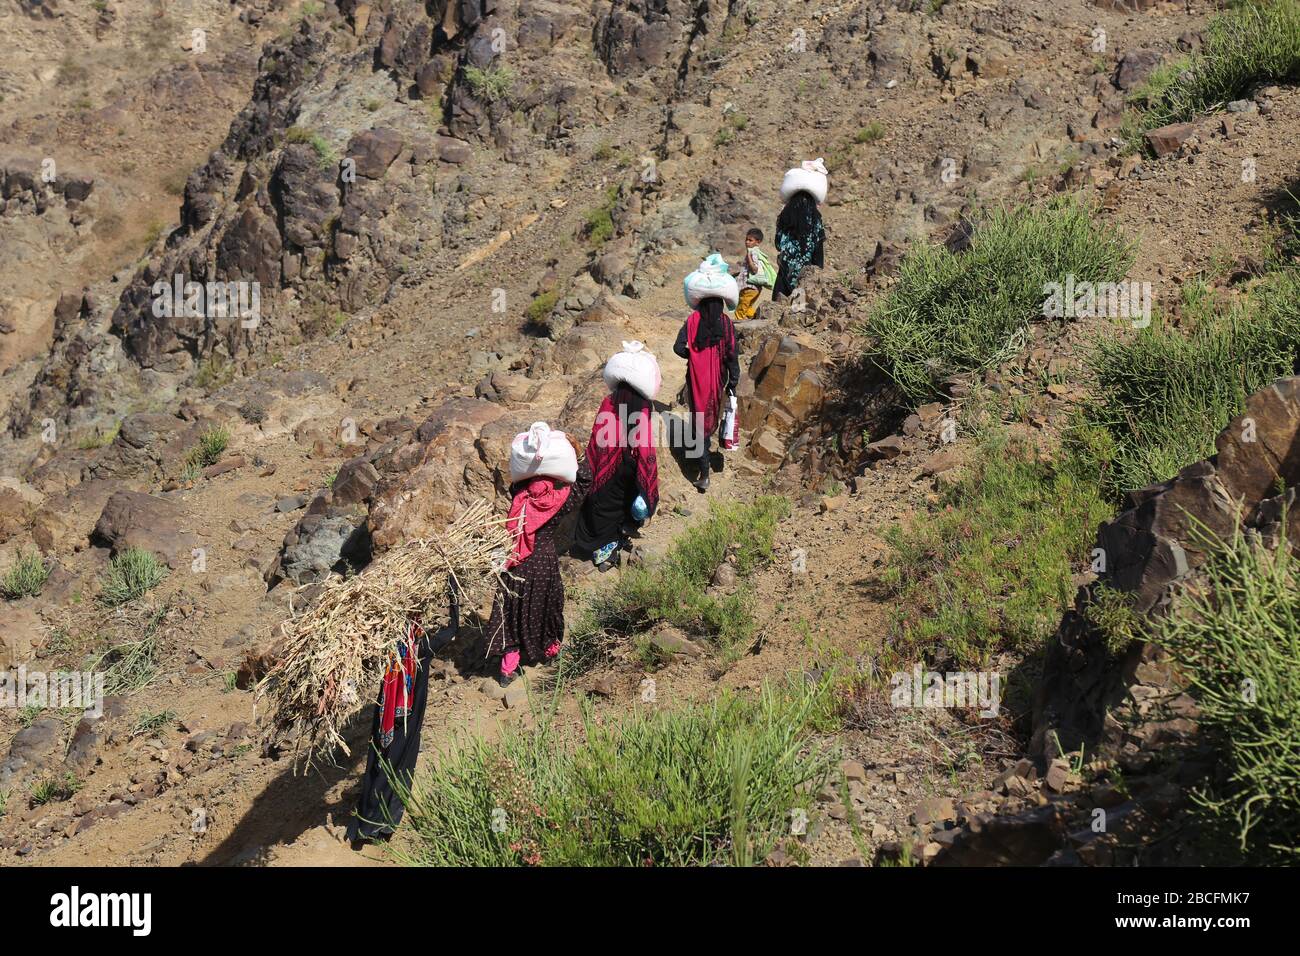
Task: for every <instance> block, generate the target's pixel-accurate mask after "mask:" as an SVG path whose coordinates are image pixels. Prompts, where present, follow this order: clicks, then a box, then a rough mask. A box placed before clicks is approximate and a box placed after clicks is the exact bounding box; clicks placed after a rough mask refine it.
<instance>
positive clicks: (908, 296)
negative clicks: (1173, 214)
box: [859, 198, 1133, 405]
mask: <svg viewBox="0 0 1300 956" xmlns="http://www.w3.org/2000/svg"><path fill="white" fill-rule="evenodd" d="M1132 261H1133V250H1132V247H1131V246H1130V245H1129V244H1128V243H1126V242H1125V241H1123V240H1122V239H1121V238H1120V237H1119V235H1118V233H1117V232H1116V231H1115V230H1114V229H1113V228H1111V227H1109V226H1104V225H1099V224H1098V223H1096V222H1094V221H1093V219H1092V217H1091V215H1090V213H1089V210H1088V209H1087V207H1085V206H1084V205H1083V204H1082V203H1081V202H1079V201H1078V200H1076V199H1073V198H1062V199H1056V200H1053V201H1052V202H1050V203H1047V204H1045V205H1043V206H1025V207H1020V208H1018V209H1014V210H997V211H994V212H991V213H989V214H987V215H986V216H985V217H984V218H983V219H982V221H980V222H979V223H977V225H976V228H975V232H974V234H973V236H972V238H971V244H970V248H969V249H968V250H967V251H966V252H963V253H961V254H957V255H954V254H953V253H951V252H949V251H948V250H947V249H945V248H944V247H943V246H936V245H922V246H920V247H918V248H916V249H914V250H912V251H910V252H909V253H908V254H907V255H906V256H904V257H903V261H902V263H901V268H900V271H899V276H898V282H897V283H896V284H895V285H894V286H893V287H892V288H891V289H890V291H889V293H888V294H887V295H886V296H885V298H884V299H883V300H882V301H881V302H880V303H878V304H877V305H876V306H875V308H873V309H872V311H871V313H870V315H869V316H868V317H867V319H866V321H865V322H864V323H863V324H862V326H861V328H860V330H859V331H860V332H861V333H862V334H863V336H864V337H865V339H866V345H865V355H866V357H867V359H868V360H869V361H870V362H871V363H872V364H873V365H874V366H875V367H877V368H879V369H880V370H881V371H882V372H883V373H884V374H885V375H886V376H887V377H888V378H889V379H890V380H891V381H892V382H893V383H894V385H895V386H897V388H898V390H899V392H900V393H901V395H902V398H903V399H904V401H905V402H907V403H909V404H914V405H915V404H920V403H922V402H924V401H926V400H928V399H930V398H932V397H934V396H935V395H936V394H937V393H938V387H939V384H940V383H941V382H942V381H943V380H944V379H945V378H947V377H948V376H950V375H952V374H954V373H957V372H964V371H975V370H983V369H988V368H991V367H994V366H997V365H998V364H1000V363H1001V362H1003V361H1005V360H1006V359H1008V358H1010V357H1011V356H1012V355H1014V354H1015V353H1016V352H1017V351H1019V349H1020V348H1021V347H1022V346H1023V345H1024V344H1025V342H1026V341H1027V339H1028V334H1029V324H1030V322H1032V321H1034V320H1035V319H1040V318H1042V307H1043V303H1044V301H1045V300H1046V299H1047V297H1048V292H1047V288H1046V287H1047V284H1048V283H1050V282H1064V281H1065V278H1066V276H1067V275H1073V276H1074V277H1075V280H1076V281H1079V282H1083V281H1088V282H1116V281H1118V280H1120V279H1122V278H1123V277H1124V275H1125V273H1126V272H1127V271H1128V268H1129V266H1130V264H1131V263H1132Z"/></svg>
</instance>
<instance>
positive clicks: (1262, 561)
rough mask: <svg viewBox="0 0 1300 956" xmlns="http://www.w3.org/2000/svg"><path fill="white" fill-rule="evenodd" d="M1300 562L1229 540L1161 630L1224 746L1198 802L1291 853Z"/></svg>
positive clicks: (1209, 728) (1215, 818)
mask: <svg viewBox="0 0 1300 956" xmlns="http://www.w3.org/2000/svg"><path fill="white" fill-rule="evenodd" d="M1296 562H1297V559H1296V557H1295V556H1294V555H1293V554H1292V553H1291V551H1290V549H1289V548H1285V547H1284V548H1280V549H1278V550H1276V551H1269V550H1266V549H1264V548H1263V547H1260V546H1258V545H1254V546H1252V545H1250V544H1249V543H1248V542H1247V541H1245V540H1244V539H1243V538H1241V537H1240V536H1238V537H1237V538H1236V539H1235V540H1233V541H1231V542H1226V543H1224V544H1223V545H1222V546H1221V547H1219V548H1218V549H1216V550H1215V551H1213V552H1212V553H1211V556H1210V558H1209V560H1208V561H1207V563H1206V564H1205V565H1204V570H1205V572H1206V574H1207V580H1208V585H1207V586H1206V587H1204V588H1197V589H1196V590H1193V591H1190V592H1188V593H1186V594H1185V596H1184V601H1183V602H1182V603H1179V604H1178V605H1176V613H1175V614H1173V615H1170V616H1169V617H1167V618H1165V619H1163V620H1161V621H1160V622H1159V624H1158V625H1157V631H1156V635H1155V638H1154V639H1155V641H1156V642H1157V643H1159V644H1161V645H1162V646H1164V647H1166V648H1167V649H1168V650H1169V652H1170V653H1171V654H1172V656H1173V658H1174V660H1175V661H1176V662H1177V663H1178V665H1179V666H1180V669H1181V673H1183V674H1184V675H1185V676H1186V677H1187V678H1188V679H1189V680H1190V683H1191V687H1192V692H1193V694H1194V696H1195V697H1196V698H1197V701H1198V703H1199V705H1200V717H1199V718H1198V724H1199V727H1200V732H1201V734H1202V735H1203V737H1204V739H1206V740H1208V741H1209V742H1210V743H1211V744H1213V745H1214V747H1215V750H1216V752H1217V755H1218V760H1217V761H1216V763H1217V765H1218V766H1219V767H1220V770H1221V772H1220V773H1219V774H1218V775H1217V776H1216V779H1215V780H1214V781H1213V783H1212V784H1211V785H1209V786H1207V787H1206V788H1204V789H1202V790H1200V791H1198V792H1197V793H1196V794H1195V795H1194V796H1195V799H1196V800H1197V803H1198V804H1199V806H1200V807H1201V809H1202V811H1203V812H1204V813H1205V814H1206V816H1207V818H1208V819H1209V820H1210V821H1211V822H1212V823H1213V824H1217V825H1218V827H1223V828H1225V829H1226V830H1227V831H1228V832H1230V834H1231V836H1232V837H1234V838H1235V842H1236V844H1237V846H1238V848H1239V850H1240V851H1241V852H1242V853H1243V854H1246V855H1247V856H1248V857H1254V858H1259V857H1267V856H1270V855H1272V856H1281V857H1282V858H1283V859H1284V860H1285V861H1287V862H1294V861H1295V859H1296V853H1297V852H1298V851H1300V839H1297V836H1296V821H1297V820H1300V669H1297V667H1296V660H1297V659H1300V567H1298V566H1297V563H1296ZM1218 827H1214V828H1213V829H1216V830H1217V829H1218ZM1220 832H1222V831H1220Z"/></svg>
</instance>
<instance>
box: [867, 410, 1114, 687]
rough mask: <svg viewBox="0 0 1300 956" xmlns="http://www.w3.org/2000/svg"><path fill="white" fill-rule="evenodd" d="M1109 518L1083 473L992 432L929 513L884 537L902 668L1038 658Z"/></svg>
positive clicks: (1072, 461)
mask: <svg viewBox="0 0 1300 956" xmlns="http://www.w3.org/2000/svg"><path fill="white" fill-rule="evenodd" d="M1109 514H1110V508H1109V507H1107V505H1106V504H1105V503H1104V502H1103V501H1102V500H1101V498H1100V496H1099V493H1098V489H1097V483H1096V480H1095V477H1094V476H1093V474H1092V473H1091V472H1090V470H1089V469H1088V468H1087V466H1086V464H1084V463H1083V462H1080V461H1079V460H1078V459H1076V458H1073V457H1070V458H1066V459H1064V460H1062V461H1059V462H1051V463H1043V462H1040V461H1039V460H1037V456H1036V455H1035V454H1034V452H1033V451H1032V450H1031V449H1029V448H1027V447H1025V446H1023V445H1022V444H1020V443H1018V442H1014V441H1011V440H1009V439H1008V438H1007V436H1006V434H1005V433H1004V432H1001V431H1000V430H999V431H990V432H989V433H988V434H986V435H985V436H984V437H983V439H982V441H981V443H980V445H979V447H978V448H977V449H976V452H975V457H974V460H973V462H972V463H971V465H970V467H969V470H968V472H967V473H966V474H965V475H964V476H962V477H961V478H960V479H959V480H958V482H957V483H956V484H955V485H954V486H952V487H951V488H950V489H949V490H948V491H947V492H945V493H944V495H943V498H942V500H941V505H940V507H939V508H938V509H936V510H934V511H933V512H930V513H928V514H923V515H921V516H920V517H919V518H918V519H917V520H916V521H914V522H913V523H912V524H911V525H910V526H899V525H896V526H894V527H893V528H891V529H890V530H889V531H888V532H887V533H886V540H887V541H888V543H889V544H890V546H891V548H892V549H893V553H892V554H891V556H890V560H889V564H888V566H887V567H886V569H885V581H886V583H887V584H888V585H890V586H892V588H893V589H894V591H895V594H896V597H897V608H896V611H895V619H894V628H895V633H896V635H897V637H898V640H897V642H896V644H895V650H896V652H897V653H898V654H899V655H900V661H907V660H914V659H916V658H918V657H922V658H925V659H926V660H930V661H934V662H938V663H946V662H951V663H953V664H955V665H956V666H958V667H959V668H967V667H982V666H984V665H986V664H987V663H988V661H989V659H990V657H991V656H992V655H993V654H995V653H997V652H1000V651H1004V650H1014V651H1018V652H1021V653H1024V652H1032V651H1034V650H1036V649H1037V648H1038V647H1039V646H1041V644H1042V642H1043V641H1045V640H1046V639H1047V637H1048V636H1049V635H1051V633H1052V632H1053V631H1054V630H1055V628H1056V626H1057V624H1058V623H1059V622H1060V619H1061V613H1062V612H1063V611H1064V609H1065V608H1066V607H1067V606H1068V605H1069V604H1070V602H1071V600H1072V599H1073V597H1074V592H1075V586H1074V583H1073V580H1072V578H1073V575H1074V573H1075V571H1076V570H1082V569H1083V568H1084V567H1085V566H1086V565H1085V561H1084V559H1085V558H1086V556H1087V554H1088V547H1089V544H1090V542H1091V541H1092V537H1093V535H1094V534H1095V533H1096V529H1097V525H1098V523H1099V522H1101V521H1102V520H1104V519H1105V518H1107V517H1108V516H1109Z"/></svg>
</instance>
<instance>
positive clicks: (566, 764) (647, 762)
mask: <svg viewBox="0 0 1300 956" xmlns="http://www.w3.org/2000/svg"><path fill="white" fill-rule="evenodd" d="M830 699H831V695H830V693H829V692H828V691H827V689H826V687H825V686H824V685H823V686H820V687H806V686H805V687H801V688H797V689H795V688H787V689H783V690H772V689H770V688H769V689H765V690H764V692H763V693H762V694H761V695H760V696H759V697H758V698H757V699H754V698H742V697H738V696H735V695H733V694H732V693H730V692H724V693H723V694H722V695H721V696H720V697H718V698H717V699H715V700H714V701H712V702H710V703H706V704H694V705H691V706H688V707H685V708H683V709H681V710H671V711H658V712H651V713H645V712H638V713H633V714H629V715H626V716H621V717H617V718H607V719H602V720H600V721H597V720H596V719H595V718H594V717H593V716H592V714H591V712H590V710H587V711H585V712H584V720H583V726H582V729H581V733H580V734H565V733H562V732H559V731H558V730H557V729H556V728H555V727H554V726H553V725H552V724H551V722H550V721H549V720H543V721H541V722H540V723H539V725H538V726H537V727H536V728H533V729H518V728H511V729H508V730H506V731H505V732H504V734H503V736H502V737H501V739H500V740H499V741H497V742H491V743H489V742H487V741H484V740H482V739H476V740H474V741H472V742H471V743H470V744H469V745H468V746H467V747H465V748H464V749H461V750H458V751H457V752H455V753H452V754H449V755H447V756H446V757H444V759H443V760H442V761H440V762H439V765H438V766H437V768H436V769H435V770H433V771H430V772H427V773H425V774H423V775H422V776H421V777H419V778H418V779H417V782H416V784H415V786H414V788H413V790H414V792H411V791H409V790H406V789H405V788H402V787H400V786H399V787H398V789H399V793H400V794H401V796H402V798H403V803H404V804H405V806H406V820H407V824H408V825H409V826H410V828H411V833H412V839H411V840H410V843H409V849H405V850H402V851H398V852H399V858H401V859H403V861H404V862H407V863H411V864H416V865H424V866H518V865H533V866H691V865H709V864H715V863H725V864H733V865H750V864H752V863H755V862H758V861H761V860H762V859H763V858H764V857H765V856H766V855H767V854H768V853H770V852H771V850H772V848H773V847H774V846H775V845H776V844H777V842H778V841H779V840H780V839H781V838H782V837H784V836H786V835H788V834H789V833H790V832H791V821H792V813H794V812H795V811H796V810H803V811H804V812H809V813H810V806H811V800H812V799H813V798H814V795H815V794H816V793H817V791H818V790H819V789H820V788H821V787H822V786H823V785H824V784H825V782H826V781H827V780H828V779H829V774H830V771H831V768H832V766H833V762H834V755H833V754H832V753H831V752H829V751H828V750H826V749H825V748H824V747H822V746H819V745H818V744H816V743H815V742H814V741H813V739H812V732H813V731H812V728H813V726H814V724H815V723H816V721H817V720H818V719H819V717H820V716H822V713H823V712H824V711H827V710H828V709H829V708H830V706H831V705H830Z"/></svg>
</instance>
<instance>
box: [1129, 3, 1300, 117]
mask: <svg viewBox="0 0 1300 956" xmlns="http://www.w3.org/2000/svg"><path fill="white" fill-rule="evenodd" d="M1297 79H1300V3H1298V2H1297V0H1274V2H1272V3H1267V4H1265V3H1259V4H1241V5H1239V6H1237V7H1234V8H1233V9H1231V10H1228V11H1225V12H1224V13H1221V14H1220V15H1219V16H1216V17H1215V18H1214V19H1213V20H1211V21H1210V23H1209V26H1208V27H1207V28H1206V32H1205V42H1204V44H1203V45H1202V46H1201V49H1200V50H1198V51H1197V52H1196V53H1194V54H1192V55H1191V56H1188V57H1185V58H1182V59H1180V60H1178V61H1175V62H1173V63H1169V64H1165V65H1163V66H1162V67H1161V68H1160V69H1158V70H1157V71H1156V72H1155V73H1153V74H1152V75H1151V77H1150V78H1149V79H1148V80H1147V82H1146V83H1145V84H1144V85H1143V86H1142V88H1141V89H1139V90H1138V91H1137V92H1136V93H1135V94H1134V99H1135V100H1137V101H1139V102H1140V103H1141V104H1142V110H1141V113H1140V116H1139V120H1138V130H1137V132H1138V133H1141V132H1143V131H1145V130H1149V129H1155V128H1156V127H1159V126H1167V125H1168V124H1170V123H1184V122H1188V121H1190V120H1192V119H1195V118H1196V117H1197V116H1199V115H1201V114H1203V113H1207V112H1211V111H1213V110H1217V109H1221V108H1223V106H1224V105H1225V104H1227V103H1229V102H1230V101H1232V100H1236V99H1241V98H1243V97H1245V96H1247V95H1249V94H1250V92H1251V91H1252V90H1253V89H1254V88H1255V87H1257V86H1260V85H1262V84H1264V83H1283V82H1294V81H1295V80H1297Z"/></svg>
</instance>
